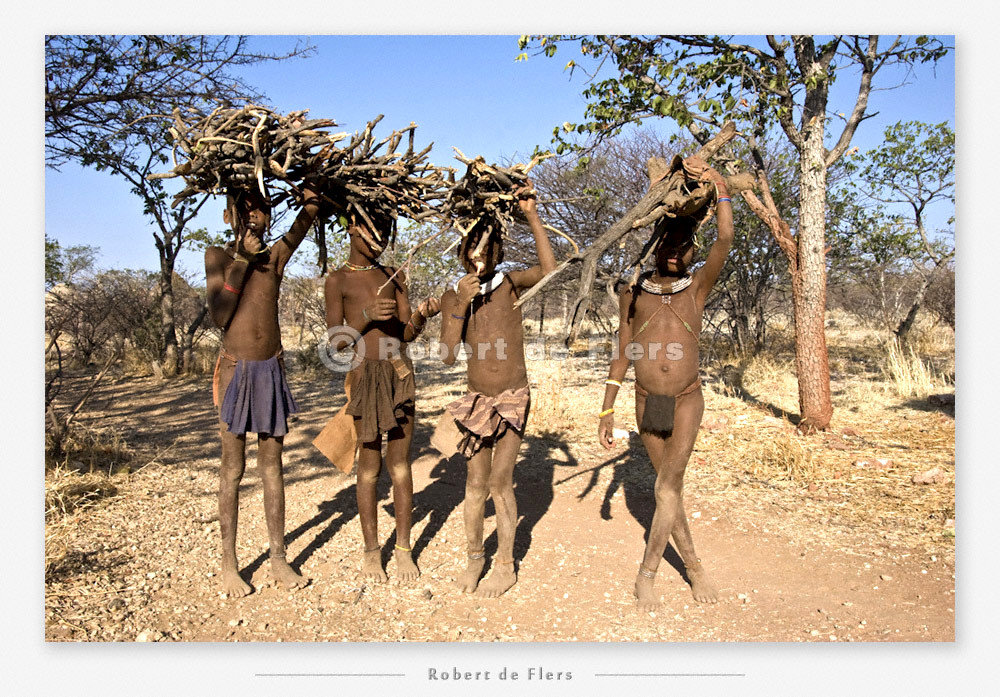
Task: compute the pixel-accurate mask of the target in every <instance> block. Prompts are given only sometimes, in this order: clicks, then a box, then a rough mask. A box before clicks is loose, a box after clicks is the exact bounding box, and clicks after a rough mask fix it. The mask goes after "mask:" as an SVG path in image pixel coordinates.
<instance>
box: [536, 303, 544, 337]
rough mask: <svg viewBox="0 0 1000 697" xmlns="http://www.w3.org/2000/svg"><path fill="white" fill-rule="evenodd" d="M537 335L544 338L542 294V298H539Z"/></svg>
mask: <svg viewBox="0 0 1000 697" xmlns="http://www.w3.org/2000/svg"><path fill="white" fill-rule="evenodd" d="M538 333H539V335H541V336H545V293H542V297H541V298H539V307H538Z"/></svg>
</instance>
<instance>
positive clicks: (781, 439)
mask: <svg viewBox="0 0 1000 697" xmlns="http://www.w3.org/2000/svg"><path fill="white" fill-rule="evenodd" d="M740 460H741V461H742V463H743V467H744V469H745V471H746V472H747V474H750V475H752V476H754V477H756V478H757V479H762V480H765V481H803V480H808V479H811V478H813V477H814V476H815V473H816V464H815V462H814V459H813V453H812V451H811V450H809V449H808V448H806V447H805V446H804V445H803V444H802V442H801V438H800V437H799V436H796V435H793V434H790V433H787V432H782V433H777V434H771V433H768V434H766V436H764V437H761V438H759V439H756V440H753V441H751V443H750V444H749V445H748V446H747V448H746V450H744V451H743V453H742V455H741V456H740Z"/></svg>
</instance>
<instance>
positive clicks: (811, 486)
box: [807, 482, 819, 491]
mask: <svg viewBox="0 0 1000 697" xmlns="http://www.w3.org/2000/svg"><path fill="white" fill-rule="evenodd" d="M807 488H808V489H809V491H819V487H818V486H816V483H815V482H809V486H808V487H807Z"/></svg>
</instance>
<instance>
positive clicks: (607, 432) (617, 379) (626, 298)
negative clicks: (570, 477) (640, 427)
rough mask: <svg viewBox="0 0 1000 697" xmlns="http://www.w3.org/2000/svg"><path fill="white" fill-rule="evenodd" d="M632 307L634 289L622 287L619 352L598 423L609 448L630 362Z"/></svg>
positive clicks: (619, 316)
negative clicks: (616, 408)
mask: <svg viewBox="0 0 1000 697" xmlns="http://www.w3.org/2000/svg"><path fill="white" fill-rule="evenodd" d="M631 307H632V289H631V288H630V287H628V286H626V287H625V288H623V289H622V292H621V295H620V296H619V298H618V354H617V355H616V356H615V357H614V358H612V359H611V369H610V370H609V371H608V379H607V380H606V381H605V383H604V385H605V387H604V403H603V405H602V406H601V412H600V414H598V416H599V417H600V419H601V420H600V423H599V424H598V425H597V438H598V440H600V441H601V445H603V446H604V447H605V448H607V449H609V450H610V449H611V446H612V444H613V443H614V432H615V417H614V413H615V399H616V398H617V397H618V390H619V388H620V387H621V386H622V380H624V379H625V372H626V371H627V370H628V366H629V364H630V363H631V362H632V361H631V360H630V359H629V357H628V356H629V353H630V351H629V344H631V343H632V325H631V323H630V319H631V318H630V317H629V310H630V308H631Z"/></svg>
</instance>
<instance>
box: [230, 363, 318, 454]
mask: <svg viewBox="0 0 1000 697" xmlns="http://www.w3.org/2000/svg"><path fill="white" fill-rule="evenodd" d="M298 410H299V407H298V406H297V405H296V404H295V399H293V398H292V393H291V391H290V390H289V389H288V381H287V380H285V367H284V365H283V364H282V362H281V358H280V357H278V356H274V357H273V358H269V359H267V360H266V361H237V362H236V370H235V372H234V373H233V379H232V380H231V381H230V382H229V387H228V388H226V396H225V397H224V398H223V400H222V408H221V409H220V410H219V418H221V419H222V420H223V421H224V422H225V423H226V424H227V425H228V426H229V428H228V429H227V430H228V431H229V432H230V433H235V434H236V435H240V436H241V435H243V434H244V433H263V434H265V435H269V436H276V437H279V436H283V435H285V434H286V433H288V415H289V414H294V413H295V412H297V411H298Z"/></svg>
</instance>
